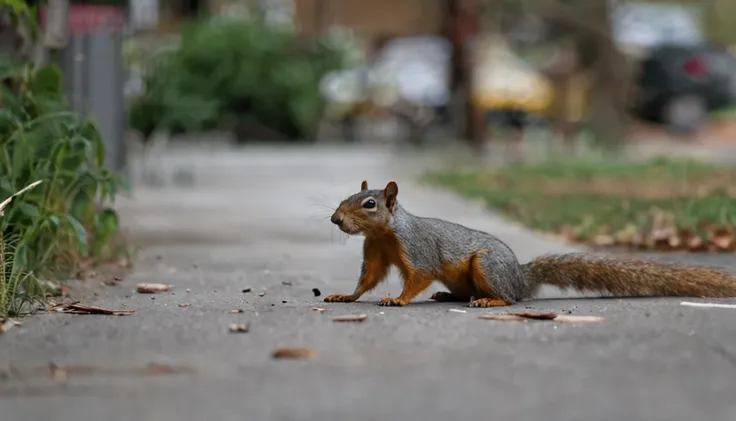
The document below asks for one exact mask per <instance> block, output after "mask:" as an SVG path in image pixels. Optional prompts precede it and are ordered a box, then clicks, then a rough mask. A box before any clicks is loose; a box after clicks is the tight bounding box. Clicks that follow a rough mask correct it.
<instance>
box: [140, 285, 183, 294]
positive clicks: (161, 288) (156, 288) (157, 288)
mask: <svg viewBox="0 0 736 421" xmlns="http://www.w3.org/2000/svg"><path fill="white" fill-rule="evenodd" d="M173 287H174V286H173V285H170V284H138V285H137V286H136V288H135V290H136V291H137V292H138V293H139V294H155V293H157V292H165V291H168V290H170V289H171V288H173Z"/></svg>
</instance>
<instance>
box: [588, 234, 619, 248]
mask: <svg viewBox="0 0 736 421" xmlns="http://www.w3.org/2000/svg"><path fill="white" fill-rule="evenodd" d="M593 244H595V245H596V246H601V247H604V246H612V245H614V244H616V239H615V238H614V237H613V236H612V235H597V236H595V238H594V239H593Z"/></svg>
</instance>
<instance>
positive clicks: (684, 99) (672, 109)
mask: <svg viewBox="0 0 736 421" xmlns="http://www.w3.org/2000/svg"><path fill="white" fill-rule="evenodd" d="M639 70H640V72H639V74H638V77H637V80H636V87H637V90H638V96H637V101H636V112H637V114H638V115H639V116H640V117H642V118H644V119H646V120H649V121H653V122H656V123H660V124H663V125H665V126H666V127H667V128H668V129H669V130H671V131H673V132H679V133H692V132H695V131H697V130H698V129H699V128H700V127H702V125H703V124H705V122H706V120H707V117H708V113H709V112H712V111H716V110H719V109H723V108H729V107H734V106H736V58H734V56H733V55H731V54H730V53H729V52H728V50H726V49H725V48H720V47H716V46H712V45H707V44H693V45H661V46H657V47H654V48H652V49H651V50H650V51H649V53H648V54H647V55H646V56H645V57H644V58H643V60H642V61H641V67H640V68H639Z"/></svg>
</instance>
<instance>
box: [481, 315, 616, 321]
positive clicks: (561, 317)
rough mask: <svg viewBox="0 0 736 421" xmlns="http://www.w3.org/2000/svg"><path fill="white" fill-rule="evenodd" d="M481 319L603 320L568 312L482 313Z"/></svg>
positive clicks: (597, 317)
mask: <svg viewBox="0 0 736 421" xmlns="http://www.w3.org/2000/svg"><path fill="white" fill-rule="evenodd" d="M479 318H480V319H483V320H500V321H525V320H529V319H532V320H548V321H553V322H562V323H590V322H600V321H602V320H604V318H603V317H599V316H573V315H569V314H555V313H529V312H526V313H506V314H484V315H482V316H480V317H479Z"/></svg>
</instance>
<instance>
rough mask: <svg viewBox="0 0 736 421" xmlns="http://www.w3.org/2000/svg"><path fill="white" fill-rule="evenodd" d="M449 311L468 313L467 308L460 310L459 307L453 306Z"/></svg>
mask: <svg viewBox="0 0 736 421" xmlns="http://www.w3.org/2000/svg"><path fill="white" fill-rule="evenodd" d="M447 311H451V312H453V313H467V312H468V311H467V310H459V309H457V308H451V309H449V310H447Z"/></svg>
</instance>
